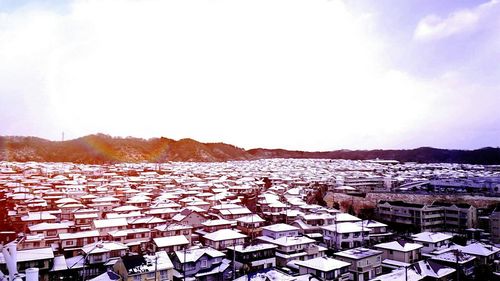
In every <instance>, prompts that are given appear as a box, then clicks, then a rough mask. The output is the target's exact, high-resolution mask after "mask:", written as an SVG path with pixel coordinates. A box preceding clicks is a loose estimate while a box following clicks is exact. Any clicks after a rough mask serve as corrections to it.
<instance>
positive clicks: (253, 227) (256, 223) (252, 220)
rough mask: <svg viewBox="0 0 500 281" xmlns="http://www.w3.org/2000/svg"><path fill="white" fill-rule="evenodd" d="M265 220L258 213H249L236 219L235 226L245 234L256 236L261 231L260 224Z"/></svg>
mask: <svg viewBox="0 0 500 281" xmlns="http://www.w3.org/2000/svg"><path fill="white" fill-rule="evenodd" d="M265 222H266V221H265V220H264V219H263V218H261V217H260V216H259V215H256V214H251V215H248V216H244V217H241V218H237V219H236V224H237V226H236V228H237V229H238V230H240V231H241V233H243V234H246V235H247V236H249V237H250V238H251V237H257V236H260V235H261V233H262V226H264V223H265Z"/></svg>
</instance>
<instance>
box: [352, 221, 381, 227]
mask: <svg viewBox="0 0 500 281" xmlns="http://www.w3.org/2000/svg"><path fill="white" fill-rule="evenodd" d="M356 224H357V225H359V226H364V227H372V228H374V227H387V224H385V223H381V222H378V221H375V220H364V221H358V222H356Z"/></svg>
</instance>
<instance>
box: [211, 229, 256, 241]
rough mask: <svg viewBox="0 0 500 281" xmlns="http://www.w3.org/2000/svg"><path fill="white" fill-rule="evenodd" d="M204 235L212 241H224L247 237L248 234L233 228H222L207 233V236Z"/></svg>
mask: <svg viewBox="0 0 500 281" xmlns="http://www.w3.org/2000/svg"><path fill="white" fill-rule="evenodd" d="M203 237H204V238H205V239H208V240H212V241H223V240H231V239H241V238H246V237H247V236H246V235H245V234H241V233H239V232H236V231H234V230H231V229H221V230H217V231H214V232H212V233H208V234H205V236H203Z"/></svg>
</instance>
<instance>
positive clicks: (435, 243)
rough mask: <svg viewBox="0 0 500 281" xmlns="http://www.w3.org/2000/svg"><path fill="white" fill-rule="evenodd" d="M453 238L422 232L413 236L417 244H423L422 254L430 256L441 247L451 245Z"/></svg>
mask: <svg viewBox="0 0 500 281" xmlns="http://www.w3.org/2000/svg"><path fill="white" fill-rule="evenodd" d="M452 237H453V236H451V235H448V234H445V233H441V232H421V233H417V234H414V235H412V240H413V241H414V242H415V243H418V244H421V245H422V246H423V247H422V253H424V254H428V253H431V252H433V251H434V250H437V249H439V248H440V247H441V246H443V245H446V244H449V243H450V242H451V238H452Z"/></svg>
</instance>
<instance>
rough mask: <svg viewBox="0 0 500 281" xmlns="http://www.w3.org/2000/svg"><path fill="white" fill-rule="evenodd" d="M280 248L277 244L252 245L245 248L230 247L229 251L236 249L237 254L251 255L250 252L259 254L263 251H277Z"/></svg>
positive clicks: (239, 246) (238, 246)
mask: <svg viewBox="0 0 500 281" xmlns="http://www.w3.org/2000/svg"><path fill="white" fill-rule="evenodd" d="M277 247H278V246H277V245H275V244H271V243H260V244H256V245H250V246H246V247H245V246H243V245H236V246H232V247H229V248H228V249H234V250H235V251H236V252H240V253H250V252H257V251H261V250H269V249H276V248H277Z"/></svg>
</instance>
